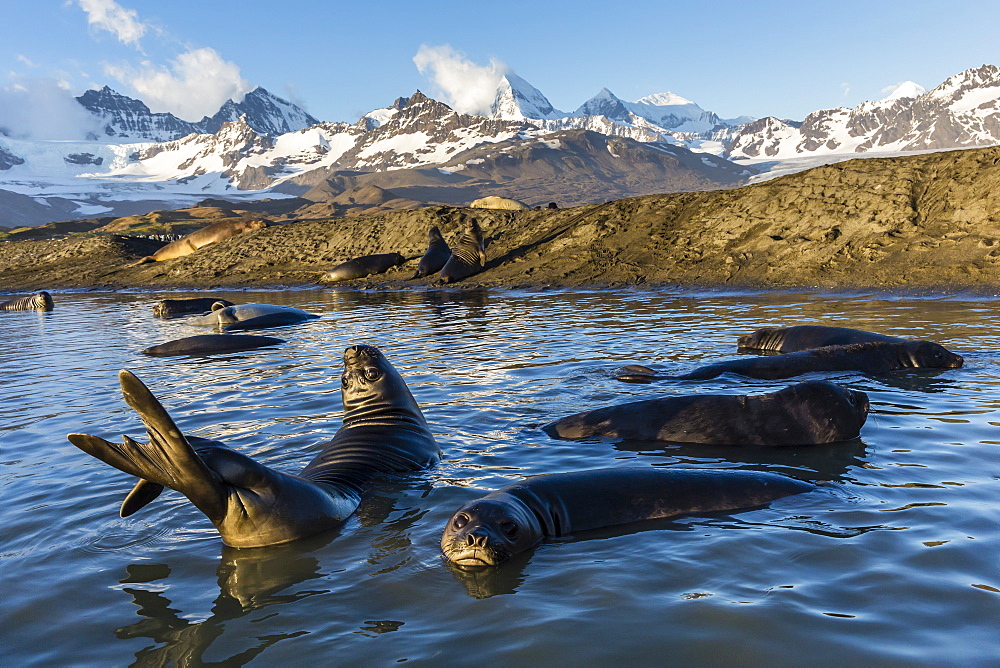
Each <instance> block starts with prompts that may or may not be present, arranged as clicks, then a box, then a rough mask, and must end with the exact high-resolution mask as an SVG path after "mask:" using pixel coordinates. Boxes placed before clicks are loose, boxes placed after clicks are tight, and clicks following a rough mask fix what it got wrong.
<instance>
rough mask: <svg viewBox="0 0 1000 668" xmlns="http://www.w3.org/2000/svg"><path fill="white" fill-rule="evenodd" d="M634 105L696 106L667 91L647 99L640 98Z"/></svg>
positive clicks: (654, 94)
mask: <svg viewBox="0 0 1000 668" xmlns="http://www.w3.org/2000/svg"><path fill="white" fill-rule="evenodd" d="M633 104H648V105H650V106H654V107H678V106H685V105H689V104H694V102H692V101H691V100H688V99H686V98H683V97H681V96H680V95H676V94H674V93H671V92H670V91H667V92H665V93H653V94H652V95H647V96H646V97H640V98H639V99H638V100H636V101H635V102H633Z"/></svg>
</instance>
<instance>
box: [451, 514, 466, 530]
mask: <svg viewBox="0 0 1000 668" xmlns="http://www.w3.org/2000/svg"><path fill="white" fill-rule="evenodd" d="M468 523H469V516H468V515H466V514H465V513H459V514H458V515H455V520H454V521H453V522H452V526H454V527H455V528H456V529H461V528H462V527H464V526H465V525H466V524H468Z"/></svg>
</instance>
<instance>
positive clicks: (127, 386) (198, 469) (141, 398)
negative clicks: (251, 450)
mask: <svg viewBox="0 0 1000 668" xmlns="http://www.w3.org/2000/svg"><path fill="white" fill-rule="evenodd" d="M118 380H119V382H121V386H122V395H123V396H124V397H125V403H127V404H128V405H129V406H130V407H131V408H132V409H134V410H135V411H136V412H137V413H138V414H139V417H141V418H142V422H143V424H144V425H145V426H146V432H147V433H148V434H149V439H150V440H149V443H139V442H137V441H133V440H132V439H131V438H129V437H127V436H126V437H124V443H123V444H122V445H117V444H115V443H111V442H109V441H105V440H104V439H102V438H98V437H96V436H90V435H88V434H70V435H69V436H68V438H69V440H70V442H71V443H72V444H73V445H75V446H77V447H78V448H80V449H81V450H83V451H84V452H86V453H87V454H89V455H92V456H94V457H96V458H98V459H100V460H101V461H103V462H105V463H106V464H110V465H111V466H114V467H115V468H116V469H118V470H120V471H124V472H125V473H129V474H131V475H134V476H136V477H138V478H142V479H144V480H146V481H149V482H152V483H156V484H159V485H162V486H164V487H169V488H170V489H173V490H176V491H178V492H180V493H181V494H183V495H184V496H186V497H187V498H188V499H189V500H190V501H191V502H192V503H193V504H194V505H195V506H197V507H198V509H199V510H201V511H202V512H203V513H205V515H207V516H208V518H209V519H210V520H212V521H213V522H214V521H216V520H219V519H221V518H222V517H223V516H224V514H225V509H226V498H227V492H226V488H225V485H224V483H223V482H222V480H221V479H220V478H219V476H218V475H216V474H215V473H214V472H213V471H212V470H211V469H209V468H208V467H207V466H206V465H205V462H204V461H202V459H201V457H200V456H199V455H198V453H197V452H195V450H194V448H192V447H191V445H190V444H189V443H188V442H187V439H185V438H184V435H183V434H182V433H181V432H180V430H179V429H178V428H177V425H175V424H174V421H173V419H172V418H171V417H170V415H168V414H167V411H166V410H165V409H164V408H163V406H162V405H161V404H160V402H159V401H158V400H157V398H156V397H154V396H153V394H152V392H150V391H149V390H148V389H147V388H146V386H145V385H143V384H142V381H140V380H139V379H138V378H136V377H135V376H134V375H133V374H132V373H131V372H129V371H127V370H125V369H122V370H121V372H119V374H118ZM152 491H153V490H152V489H150V490H145V491H144V492H140V494H142V496H139V497H136V499H135V502H136V503H138V502H139V501H140V500H141V499H144V498H147V494H149V493H151V492H152ZM130 496H131V495H130ZM153 498H155V496H150V497H149V498H148V500H147V501H146V502H147V503H148V501H151V500H152V499H153ZM126 501H128V499H126ZM130 507H131V504H130ZM140 507H142V506H141V505H139V506H137V507H135V509H134V510H137V509H138V508H140ZM134 510H133V512H134Z"/></svg>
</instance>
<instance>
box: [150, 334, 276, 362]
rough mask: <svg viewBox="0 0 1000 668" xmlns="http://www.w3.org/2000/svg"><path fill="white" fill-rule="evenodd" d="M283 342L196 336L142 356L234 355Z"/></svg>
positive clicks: (154, 348) (236, 336)
mask: <svg viewBox="0 0 1000 668" xmlns="http://www.w3.org/2000/svg"><path fill="white" fill-rule="evenodd" d="M284 342H285V340H284V339H277V338H275V337H273V336H254V335H252V334H199V335H198V336H188V337H185V338H183V339H174V340H173V341H167V342H166V343H161V344H160V345H158V346H150V347H149V348H146V349H145V350H143V351H142V354H143V355H150V356H153V357H171V356H174V355H210V354H212V353H235V352H240V351H242V350H254V349H256V348H263V347H265V346H276V345H278V344H279V343H284Z"/></svg>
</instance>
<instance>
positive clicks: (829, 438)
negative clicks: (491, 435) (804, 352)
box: [543, 380, 868, 446]
mask: <svg viewBox="0 0 1000 668" xmlns="http://www.w3.org/2000/svg"><path fill="white" fill-rule="evenodd" d="M867 417H868V395H867V394H865V393H864V392H858V391H856V390H849V389H847V388H844V387H841V386H840V385H837V384H835V383H831V382H828V381H823V380H816V381H809V382H805V383H798V384H795V385H790V386H788V387H786V388H784V389H782V390H779V391H777V392H770V393H767V394H756V395H741V394H702V395H688V396H676V397H662V398H659V399H648V400H645V401H632V402H628V403H623V404H617V405H614V406H607V407H605V408H598V409H595V410H591V411H585V412H583V413H576V414H574V415H568V416H566V417H564V418H562V419H560V420H557V421H555V422H553V423H551V424H548V425H545V426H544V427H543V429H544V431H545V432H546V433H547V434H549V436H553V437H556V438H563V439H568V440H572V439H578V438H587V437H589V436H600V437H605V438H619V439H627V440H636V441H670V442H673V443H705V444H712V445H768V446H771V445H813V444H818V443H836V442H838V441H847V440H850V439H852V438H857V437H858V435H859V434H860V432H861V427H862V425H864V423H865V420H866V419H867Z"/></svg>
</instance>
